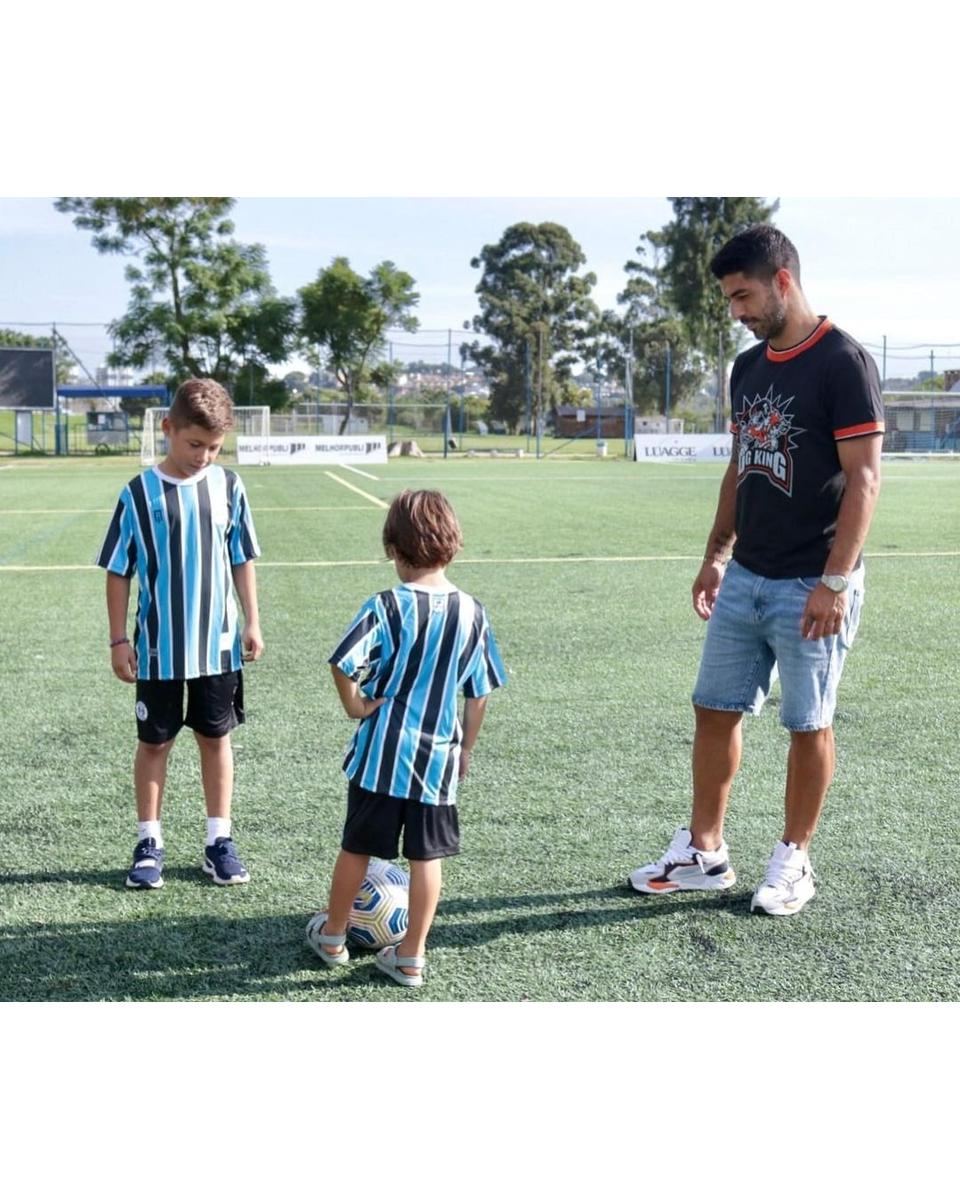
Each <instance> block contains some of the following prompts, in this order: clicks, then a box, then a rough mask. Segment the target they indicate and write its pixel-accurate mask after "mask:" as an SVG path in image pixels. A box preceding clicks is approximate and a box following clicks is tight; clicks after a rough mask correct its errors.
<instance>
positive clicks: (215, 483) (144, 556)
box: [95, 464, 260, 679]
mask: <svg viewBox="0 0 960 1200" xmlns="http://www.w3.org/2000/svg"><path fill="white" fill-rule="evenodd" d="M259 554H260V547H259V545H258V544H257V535H256V531H255V530H254V527H253V518H252V517H251V514H250V506H249V504H248V503H247V495H246V492H245V491H244V487H243V482H242V481H241V479H240V477H239V476H238V475H236V474H235V473H234V472H233V471H227V470H225V469H224V468H223V467H219V466H217V465H216V464H212V465H211V466H209V467H207V468H206V469H205V470H203V471H201V472H199V473H198V474H197V475H193V476H190V477H188V478H186V479H174V478H172V477H170V476H168V475H164V474H162V473H161V472H160V470H159V469H158V468H157V467H152V468H150V470H148V471H144V472H143V474H142V475H138V476H137V477H136V479H131V481H130V482H129V483H128V484H127V486H126V487H125V488H124V489H123V491H122V492H121V493H120V499H119V500H118V501H117V507H116V509H115V511H114V514H113V519H112V520H111V522H110V528H109V529H108V530H107V536H106V538H105V539H104V542H103V545H102V546H101V548H100V553H99V554H98V555H97V557H96V560H95V561H96V563H97V565H98V566H101V567H105V568H106V569H107V570H108V571H112V572H113V573H114V574H116V575H124V576H127V577H128V578H129V577H132V576H133V575H136V576H137V582H138V585H139V591H140V594H139V597H138V600H137V628H136V635H135V641H134V649H135V650H136V654H137V676H138V678H140V679H195V678H196V677H197V676H200V675H219V674H221V673H222V672H224V671H237V670H239V669H240V667H241V665H242V662H241V654H242V648H241V644H240V627H239V621H238V613H237V604H236V600H235V599H234V594H233V575H232V567H234V566H237V565H239V564H240V563H244V562H248V561H249V560H250V559H253V558H257V557H259Z"/></svg>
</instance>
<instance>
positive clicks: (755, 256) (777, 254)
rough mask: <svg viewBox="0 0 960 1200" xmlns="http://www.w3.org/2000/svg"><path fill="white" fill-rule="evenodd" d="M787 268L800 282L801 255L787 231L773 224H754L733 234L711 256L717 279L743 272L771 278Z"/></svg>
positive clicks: (712, 268) (755, 276)
mask: <svg viewBox="0 0 960 1200" xmlns="http://www.w3.org/2000/svg"><path fill="white" fill-rule="evenodd" d="M784 268H786V270H788V271H789V272H790V274H791V275H792V276H793V278H794V279H795V280H796V282H797V284H798V286H799V283H800V256H799V254H797V248H796V246H795V245H794V244H793V242H791V241H790V239H789V238H788V237H787V235H786V234H785V233H781V232H780V230H779V229H776V228H775V227H774V226H773V225H751V227H750V228H749V229H745V230H744V231H743V233H738V234H737V235H736V237H732V238H731V239H730V241H729V242H727V244H726V245H725V246H722V247H721V248H720V249H719V250H718V251H717V253H716V254H715V255H714V256H713V258H712V259H711V260H710V270H711V271H712V272H713V273H714V275H715V276H716V277H717V279H723V277H724V276H725V275H736V274H737V272H742V273H743V274H744V275H747V276H749V277H750V278H752V279H767V280H769V279H772V278H773V277H774V275H776V273H777V272H778V271H782V270H783V269H784Z"/></svg>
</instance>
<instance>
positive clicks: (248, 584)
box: [233, 559, 263, 662]
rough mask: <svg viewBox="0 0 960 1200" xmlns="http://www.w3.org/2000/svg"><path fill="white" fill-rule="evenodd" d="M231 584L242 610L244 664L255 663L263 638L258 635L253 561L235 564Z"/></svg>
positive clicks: (261, 650)
mask: <svg viewBox="0 0 960 1200" xmlns="http://www.w3.org/2000/svg"><path fill="white" fill-rule="evenodd" d="M233 584H234V587H235V588H236V589H237V595H238V596H239V597H240V606H241V608H242V609H243V617H244V625H243V638H242V640H243V648H244V650H245V651H246V653H245V654H244V655H243V661H244V662H255V661H256V660H257V659H258V658H259V657H260V655H261V654H262V653H263V636H262V635H261V633H260V608H259V605H258V604H257V572H256V568H255V567H254V565H253V559H248V560H247V562H243V563H235V564H234V566H233Z"/></svg>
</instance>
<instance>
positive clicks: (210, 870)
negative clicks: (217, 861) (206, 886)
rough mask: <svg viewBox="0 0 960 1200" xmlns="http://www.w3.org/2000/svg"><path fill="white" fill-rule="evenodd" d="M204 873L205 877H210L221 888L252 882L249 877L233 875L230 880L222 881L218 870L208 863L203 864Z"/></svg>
mask: <svg viewBox="0 0 960 1200" xmlns="http://www.w3.org/2000/svg"><path fill="white" fill-rule="evenodd" d="M203 873H204V875H209V876H210V878H211V879H212V880H213V882H214V883H219V884H220V885H221V887H229V886H230V885H231V884H237V883H249V882H250V876H249V875H231V876H230V878H229V879H221V878H220V876H219V875H218V874H217V872H216V869H215V868H214V867H211V866H210V864H209V863H206V862H205V863H204V864H203Z"/></svg>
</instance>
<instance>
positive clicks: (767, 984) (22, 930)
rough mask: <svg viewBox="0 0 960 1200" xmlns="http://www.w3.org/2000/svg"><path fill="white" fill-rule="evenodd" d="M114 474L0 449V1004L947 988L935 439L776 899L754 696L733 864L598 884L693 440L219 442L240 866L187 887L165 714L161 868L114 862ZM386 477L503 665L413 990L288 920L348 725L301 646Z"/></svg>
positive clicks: (670, 625)
mask: <svg viewBox="0 0 960 1200" xmlns="http://www.w3.org/2000/svg"><path fill="white" fill-rule="evenodd" d="M136 470H137V464H136V463H135V462H133V461H132V460H130V459H115V458H110V459H104V460H86V461H78V460H71V459H66V460H59V461H52V460H46V461H44V460H20V461H18V460H10V459H5V460H0V614H2V616H0V690H2V696H3V704H2V708H0V999H3V1000H8V1001H9V1000H21V1001H25V1000H103V999H111V1000H122V999H133V1000H374V1001H389V1002H401V1003H408V1002H414V1001H417V1002H431V1001H438V1000H440V1001H464V1000H465V1001H497V1000H509V1001H516V1000H524V999H528V1000H533V1001H557V1000H580V1001H604V1000H605V1001H615V1000H645V1001H670V1000H685V1001H696V1000H701V1001H712V1000H794V1001H796V1000H821V1001H824V1000H848V1001H857V1000H861V1001H875V1000H957V999H960V941H958V939H957V936H956V929H957V922H958V917H960V859H958V857H957V856H956V854H955V844H956V835H955V831H956V796H957V779H958V777H960V729H958V709H957V695H958V691H960V661H958V656H957V653H956V631H957V628H958V615H960V614H958V601H957V594H958V589H957V583H958V566H960V557H958V546H960V537H958V532H960V527H958V515H957V514H958V513H960V466H958V464H957V463H955V462H943V463H936V462H934V463H913V462H900V461H897V462H891V463H888V464H885V484H884V489H883V494H882V497H881V501H880V505H879V508H878V512H877V515H876V518H875V521H874V526H873V530H872V532H871V536H870V539H869V543H868V547H867V549H868V564H867V600H866V606H865V611H864V617H863V621H862V624H861V629H860V634H859V637H858V642H857V645H856V646H855V648H854V650H853V652H852V654H851V656H850V658H849V660H848V664H847V669H846V673H845V677H844V681H843V684H842V687H841V694H840V705H839V710H838V715H837V721H836V731H837V743H838V771H837V776H836V781H835V783H834V786H833V789H832V791H831V793H830V796H829V797H828V801H827V806H826V809H825V812H824V817H823V820H822V822H821V826H820V831H819V833H818V836H817V839H816V841H815V843H814V846H813V852H812V857H813V862H814V867H815V869H816V871H817V874H818V894H817V897H816V899H815V900H814V902H813V903H812V904H811V905H809V907H808V908H807V909H806V910H804V912H803V913H802V914H801V915H799V916H798V917H796V918H795V919H792V920H787V919H780V920H774V919H762V918H759V917H757V916H751V914H750V912H749V899H750V894H751V891H752V889H753V887H754V886H755V884H756V882H757V881H758V878H759V877H760V876H761V875H762V871H763V867H764V864H765V862H766V859H767V856H768V855H769V853H770V850H771V849H772V846H773V843H774V841H775V840H776V838H777V837H778V836H779V834H780V832H781V821H782V795H783V780H784V769H785V756H786V749H787V735H786V733H785V732H784V731H783V730H782V729H781V727H780V725H779V723H778V713H777V704H776V693H775V694H774V697H773V698H772V699H771V702H770V703H769V704H768V706H767V709H766V710H765V711H764V713H763V715H762V716H761V717H760V718H758V719H751V718H747V719H746V727H745V737H744V743H745V745H744V759H743V767H742V769H741V773H740V775H739V777H738V780H737V782H736V784H735V786H734V795H733V800H732V802H731V809H730V813H729V817H728V823H727V840H728V842H729V843H730V846H731V850H732V861H733V865H734V866H735V868H736V869H737V872H738V876H739V878H738V882H737V885H736V887H734V888H733V889H732V890H731V891H730V892H726V893H722V894H720V895H718V896H711V895H703V894H697V893H692V894H690V895H689V896H686V897H683V896H680V897H678V896H674V897H666V898H654V897H650V898H643V897H640V896H637V895H635V894H632V893H630V892H628V891H627V890H626V888H625V886H624V881H625V877H626V875H627V873H628V872H629V871H630V870H631V869H632V868H633V867H635V866H637V865H638V864H639V863H641V862H646V861H648V860H649V859H651V858H653V857H656V855H658V854H659V853H660V851H661V850H662V849H663V848H664V847H665V845H666V843H667V841H668V840H669V838H670V836H671V834H672V832H673V830H674V828H675V827H676V826H677V825H678V824H681V823H682V822H684V821H685V820H686V818H687V816H688V812H689V807H688V805H689V801H688V795H689V756H690V747H691V737H692V729H693V721H692V710H691V708H690V703H689V695H690V690H691V687H692V684H693V678H694V675H695V672H696V667H697V661H698V655H699V649H700V644H701V641H702V638H703V634H704V626H703V625H702V624H701V622H700V621H699V620H698V619H697V618H696V617H695V616H694V614H693V611H692V608H691V606H690V602H689V588H690V583H691V580H692V578H693V574H694V572H695V569H696V564H697V562H698V561H699V558H700V555H701V553H702V548H703V544H704V541H705V538H706V534H707V530H708V528H709V524H710V521H711V519H712V515H713V511H714V505H715V500H716V493H717V486H718V482H719V477H720V470H721V468H719V467H717V468H713V467H712V466H711V467H697V466H672V465H671V466H660V465H650V466H647V465H643V466H636V465H634V464H631V463H629V462H625V461H623V460H622V459H620V460H606V461H596V460H583V461H577V460H571V459H562V458H550V459H546V460H543V461H540V462H537V461H534V460H530V459H522V460H517V459H499V460H496V461H493V460H489V459H479V458H477V459H462V458H451V459H448V460H446V461H442V460H433V459H423V460H393V461H391V462H390V463H389V464H388V465H386V466H382V467H379V466H378V467H373V468H370V470H369V474H370V475H373V476H376V478H375V479H373V478H365V477H363V476H361V475H359V474H357V473H355V472H352V471H349V470H347V469H341V468H337V469H334V470H332V471H330V472H326V471H324V470H322V469H320V468H288V469H284V468H278V467H272V468H243V469H242V474H243V477H244V480H245V482H246V484H247V487H248V489H249V493H250V497H251V502H252V505H253V510H254V514H255V517H256V521H257V529H258V534H259V537H260V541H261V545H262V547H263V552H264V557H263V559H262V560H261V563H260V565H259V585H260V596H261V608H262V618H263V626H264V633H265V638H266V643H267V650H266V654H265V656H264V658H263V659H262V661H261V662H259V663H257V664H255V665H254V666H252V667H250V669H249V671H248V674H247V677H246V678H247V684H246V688H247V697H246V698H247V713H248V720H247V724H246V725H245V726H243V727H242V728H241V729H239V730H238V731H237V732H236V734H235V735H234V745H235V748H236V760H237V777H236V779H237V782H236V793H235V809H234V829H235V836H236V838H237V841H238V844H239V846H240V849H241V851H242V853H243V856H244V858H245V860H246V862H247V865H248V867H249V869H250V871H251V874H252V877H253V878H252V882H251V883H250V885H249V886H248V887H245V888H223V889H218V888H215V887H214V886H212V885H211V884H210V882H209V881H208V880H207V879H206V878H205V877H204V876H203V875H202V874H201V872H200V868H199V864H200V846H201V840H202V834H203V805H202V797H201V792H200V782H199V771H198V764H197V755H196V750H195V747H194V745H193V742H192V738H190V735H189V733H188V732H185V733H184V735H183V736H182V738H181V742H180V744H178V747H177V749H176V750H175V752H174V755H173V757H172V759H171V771H170V778H169V782H168V789H167V796H166V802H165V810H164V837H165V841H166V845H167V870H166V873H165V876H166V887H164V888H163V889H162V891H159V892H156V893H146V894H145V893H140V892H133V893H131V892H129V891H127V890H126V889H125V888H124V886H123V880H124V873H125V871H126V869H127V867H128V865H129V856H130V852H131V850H132V848H133V843H134V841H135V830H136V827H135V824H134V806H133V795H132V779H131V763H132V755H133V749H134V739H135V723H134V718H133V712H132V705H133V689H132V688H131V687H125V686H124V685H122V684H120V683H119V682H117V681H116V680H114V678H113V677H112V675H111V673H110V669H109V654H108V651H107V648H106V636H107V625H106V615H105V608H104V602H103V573H102V572H101V571H99V570H97V569H94V568H92V567H90V566H89V564H90V562H91V561H92V559H93V556H94V554H95V553H96V550H97V549H98V547H99V544H100V541H101V539H102V536H103V533H104V530H105V528H106V524H107V522H108V520H109V515H110V512H111V511H112V508H113V504H114V502H115V499H116V496H117V493H118V491H119V489H120V487H121V485H122V484H123V482H124V481H125V480H126V479H127V478H129V477H130V476H131V475H132V474H134V473H135V472H136ZM332 476H336V477H337V478H332ZM344 483H348V484H350V485H352V487H353V488H359V489H360V490H361V492H363V493H366V495H360V494H358V493H357V492H356V491H354V490H351V488H348V487H346V486H344ZM408 485H409V486H436V487H440V488H442V489H443V490H444V491H445V492H446V493H447V495H448V496H449V497H450V499H451V500H452V502H453V503H454V505H455V507H456V508H457V511H458V513H459V516H460V519H461V522H462V524H463V527H464V531H465V538H466V547H465V550H464V552H463V554H462V556H461V558H460V559H459V560H458V562H457V563H456V564H454V566H453V568H452V569H451V572H450V574H451V577H452V578H453V579H454V580H455V582H456V583H458V584H459V585H460V586H461V587H463V588H464V589H466V590H468V591H470V592H472V593H474V594H475V595H476V596H478V597H479V598H480V599H481V600H483V601H484V603H485V604H486V605H487V607H488V609H489V611H490V614H491V617H492V620H493V623H494V628H495V629H496V631H497V635H498V639H499V641H500V645H501V648H502V651H503V655H504V659H505V661H506V664H507V667H508V670H509V686H508V687H507V688H505V689H504V690H503V691H502V692H498V693H497V694H495V695H494V696H493V697H492V698H491V701H490V704H489V706H488V715H487V720H486V724H485V726H484V730H483V733H482V734H481V738H480V741H479V743H478V747H477V750H476V752H475V754H474V762H473V768H472V772H471V775H470V778H469V779H468V780H467V781H466V783H465V784H464V785H463V787H462V790H461V793H460V814H461V825H462V834H463V837H462V842H463V853H462V854H461V856H460V857H459V858H456V859H454V860H451V862H450V863H449V864H448V866H447V869H446V880H445V889H444V895H443V898H442V900H441V905H440V910H439V913H438V917H437V921H436V924H435V926H434V930H433V934H432V937H431V941H430V945H429V949H428V955H429V967H428V974H429V983H428V985H427V986H426V987H425V988H423V989H421V990H420V991H413V992H408V991H405V990H403V989H400V988H397V987H394V986H393V985H391V984H390V983H389V982H388V981H386V980H384V979H383V977H382V976H380V975H379V973H377V972H376V971H375V969H374V967H373V964H372V962H371V960H370V958H369V956H364V955H362V954H361V955H358V956H356V958H355V961H354V962H352V963H351V965H350V966H349V967H348V968H346V969H344V970H339V971H336V972H329V971H327V970H326V969H325V968H324V966H323V965H322V964H321V963H320V961H319V960H318V959H316V958H315V957H314V956H313V955H312V953H311V952H310V951H309V949H308V948H307V947H306V945H305V944H304V941H303V930H304V926H305V924H306V921H307V918H308V916H309V915H310V913H311V912H312V911H314V910H315V909H316V908H317V907H319V906H320V905H321V903H322V902H323V901H324V900H325V896H326V889H327V882H328V878H329V872H330V869H331V866H332V863H333V860H334V857H335V855H336V850H337V846H338V842H339V835H340V831H341V827H342V820H343V814H344V808H345V786H344V781H343V777H342V774H341V772H340V762H341V757H342V753H343V749H344V747H345V745H346V742H347V740H348V738H349V735H350V728H351V727H350V722H349V721H348V720H347V719H346V718H345V717H344V716H343V715H342V713H341V711H340V709H339V706H338V704H337V702H336V696H335V693H334V689H333V686H332V684H331V682H330V679H329V670H328V668H327V666H326V665H325V660H326V657H327V655H328V654H329V652H330V650H331V649H332V648H333V645H334V644H335V642H336V641H337V639H338V638H339V636H340V634H341V633H342V631H343V629H344V627H345V625H346V623H347V621H348V620H349V619H350V617H351V616H352V615H353V613H354V612H355V610H356V608H357V607H358V605H359V603H360V601H361V600H363V599H364V598H365V597H366V596H367V595H368V594H369V593H371V592H372V591H375V590H377V589H380V588H383V587H386V586H390V585H391V584H392V582H393V579H394V576H393V574H392V567H391V566H390V565H389V564H388V563H386V562H385V561H384V560H383V558H382V554H381V549H380V528H381V525H382V521H383V515H384V510H383V508H382V507H380V506H378V505H377V504H375V503H374V502H373V499H371V498H376V499H380V500H389V498H390V497H391V496H392V495H393V494H394V493H395V492H396V491H398V490H399V489H400V488H401V487H404V486H408Z"/></svg>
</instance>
